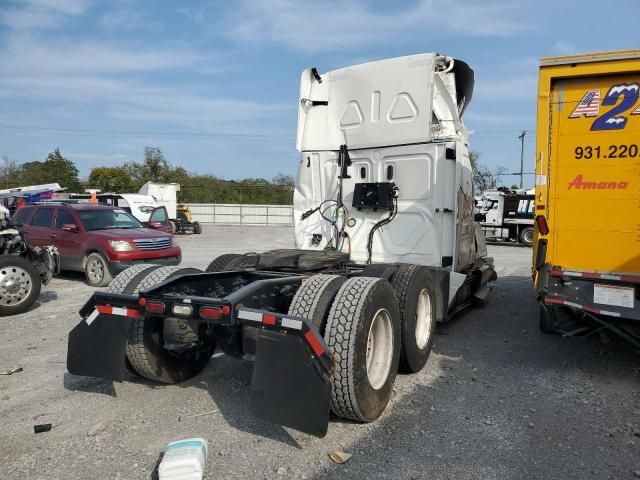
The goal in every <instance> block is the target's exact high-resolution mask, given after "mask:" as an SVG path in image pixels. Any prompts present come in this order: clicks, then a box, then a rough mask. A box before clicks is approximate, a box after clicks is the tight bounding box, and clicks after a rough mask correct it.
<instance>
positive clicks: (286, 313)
mask: <svg viewBox="0 0 640 480" xmlns="http://www.w3.org/2000/svg"><path fill="white" fill-rule="evenodd" d="M472 85H473V72H472V71H471V69H470V68H469V67H468V66H467V65H466V64H464V63H463V62H459V61H457V60H454V59H452V58H450V57H445V56H441V55H437V54H422V55H415V56H411V57H401V58H396V59H390V60H384V61H380V62H373V63H369V64H364V65H357V66H354V67H349V68H346V69H340V70H337V71H334V72H329V73H327V74H324V75H322V76H321V75H319V74H318V72H317V71H316V70H315V69H308V70H305V71H304V72H303V74H302V81H301V94H300V103H299V109H300V110H299V118H298V149H299V150H300V151H301V161H300V165H299V170H298V178H297V181H296V191H295V194H294V215H295V217H294V218H295V240H296V248H295V249H284V250H274V251H269V252H264V253H259V254H258V253H253V254H244V255H242V254H231V253H230V254H225V255H222V256H220V257H218V258H216V259H214V260H213V261H212V262H211V264H210V265H209V266H208V267H207V271H206V272H204V273H203V272H199V271H198V270H196V269H180V268H177V267H153V266H146V267H143V266H136V267H133V268H131V269H129V270H127V271H125V272H123V273H122V274H120V275H119V276H118V277H117V278H115V279H114V281H113V282H112V284H111V285H110V287H109V291H108V292H97V293H95V294H94V295H93V297H92V298H91V299H90V300H89V301H88V302H87V304H86V305H85V306H84V307H83V309H82V310H81V314H82V316H83V318H84V320H83V321H81V322H80V323H79V324H78V325H77V326H76V327H75V328H74V330H73V331H72V332H71V334H70V336H69V349H68V357H67V360H68V369H69V372H70V373H72V374H77V375H87V376H97V377H101V378H111V379H116V380H121V379H122V378H124V371H125V366H127V367H128V368H129V369H131V370H132V371H134V372H136V373H137V374H139V375H141V376H143V377H145V378H147V379H150V380H153V381H159V382H166V383H174V382H178V381H182V380H185V379H187V378H190V377H192V376H193V375H196V374H197V373H198V372H200V371H201V370H202V369H203V368H204V367H205V365H206V364H207V362H208V361H209V358H210V357H211V354H212V353H213V351H214V349H215V348H220V349H221V350H222V351H223V352H225V353H227V354H228V355H231V356H234V357H237V358H244V359H248V360H253V362H254V368H253V377H252V383H251V398H250V406H251V409H252V411H253V412H254V413H255V414H256V415H257V416H259V417H261V418H265V419H268V420H271V421H274V422H277V423H280V424H282V425H287V426H290V427H293V428H296V429H299V430H301V431H304V432H308V433H311V434H314V435H318V436H323V435H325V434H326V431H327V425H328V418H329V411H330V410H331V411H333V412H334V413H335V414H336V415H338V416H341V417H343V418H349V419H353V420H357V421H361V422H370V421H373V420H375V419H376V418H378V417H379V416H380V414H381V413H382V412H383V411H384V409H385V407H386V406H387V403H388V402H389V399H390V397H391V392H392V389H393V384H394V381H395V376H396V372H397V371H398V370H399V369H400V370H402V371H406V372H418V371H420V370H421V369H422V368H423V367H424V365H425V364H426V362H427V360H428V357H429V353H430V351H431V344H432V341H433V333H434V329H435V325H436V323H437V322H439V321H440V322H442V321H446V320H447V319H448V318H449V317H451V316H452V315H454V314H455V313H456V312H458V311H460V310H461V309H462V308H465V307H467V306H469V305H471V304H472V303H473V302H474V301H481V300H482V299H484V298H485V297H486V295H487V294H488V291H489V288H488V282H490V281H491V280H494V279H495V277H496V275H495V271H494V269H493V265H492V259H491V258H489V257H487V254H486V248H485V245H484V237H483V235H482V232H481V230H480V228H479V226H478V225H477V224H475V222H474V215H473V191H472V182H471V165H470V162H469V158H468V151H467V144H466V143H467V138H466V130H465V129H464V126H463V124H462V120H461V115H462V112H463V111H464V107H465V106H466V105H467V104H468V101H469V100H470V98H471V92H472ZM365 112H367V113H366V116H365ZM376 112H377V113H376ZM125 359H126V362H125ZM274 366H277V368H276V367H274Z"/></svg>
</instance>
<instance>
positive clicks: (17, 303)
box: [0, 255, 42, 317]
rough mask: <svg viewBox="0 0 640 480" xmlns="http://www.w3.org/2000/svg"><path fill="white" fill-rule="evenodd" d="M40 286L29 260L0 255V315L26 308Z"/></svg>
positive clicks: (38, 292) (36, 273)
mask: <svg viewBox="0 0 640 480" xmlns="http://www.w3.org/2000/svg"><path fill="white" fill-rule="evenodd" d="M41 288H42V285H41V284H40V275H39V274H38V272H37V271H36V269H35V267H34V266H33V264H32V263H31V262H30V261H29V260H27V259H26V258H23V257H19V256H17V255H0V317H3V316H5V315H16V314H18V313H22V312H25V311H26V310H28V309H29V307H31V305H33V304H34V303H35V301H36V300H37V299H38V296H39V295H40V289H41Z"/></svg>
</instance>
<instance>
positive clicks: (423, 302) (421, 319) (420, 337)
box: [415, 288, 433, 350]
mask: <svg viewBox="0 0 640 480" xmlns="http://www.w3.org/2000/svg"><path fill="white" fill-rule="evenodd" d="M432 323H433V311H432V309H431V296H430V295H429V291H428V290H427V289H426V288H425V289H423V290H422V291H421V292H420V294H419V295H418V303H417V305H416V332H415V333H416V344H417V345H418V348H419V349H420V350H422V349H423V348H424V347H425V346H426V345H427V343H428V342H429V337H431V324H432Z"/></svg>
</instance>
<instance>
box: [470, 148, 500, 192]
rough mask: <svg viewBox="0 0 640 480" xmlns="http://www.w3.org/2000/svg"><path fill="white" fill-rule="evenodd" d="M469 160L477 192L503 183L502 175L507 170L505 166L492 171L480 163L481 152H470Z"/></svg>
mask: <svg viewBox="0 0 640 480" xmlns="http://www.w3.org/2000/svg"><path fill="white" fill-rule="evenodd" d="M469 160H470V161H471V170H472V171H473V187H474V190H475V193H476V194H479V193H481V192H484V191H485V190H490V189H493V188H497V187H498V186H499V185H500V184H501V181H502V175H504V174H505V172H506V169H505V168H504V167H498V168H496V169H495V171H493V172H492V171H491V170H489V169H488V168H487V167H485V166H484V165H482V164H481V163H480V153H479V152H469Z"/></svg>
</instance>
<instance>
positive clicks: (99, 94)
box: [0, 34, 295, 131]
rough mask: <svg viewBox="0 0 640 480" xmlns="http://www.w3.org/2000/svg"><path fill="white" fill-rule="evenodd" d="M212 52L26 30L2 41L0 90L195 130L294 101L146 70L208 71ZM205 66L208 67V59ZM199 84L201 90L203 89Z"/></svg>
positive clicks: (233, 124) (228, 124) (231, 124)
mask: <svg viewBox="0 0 640 480" xmlns="http://www.w3.org/2000/svg"><path fill="white" fill-rule="evenodd" d="M215 60H216V58H215V54H207V56H204V55H200V54H199V53H197V52H195V51H193V50H187V49H185V50H171V49H156V50H145V51H133V50H130V49H127V48H125V47H122V46H117V45H111V44H106V43H97V42H75V43H72V42H68V41H59V40H56V41H49V42H44V41H42V40H40V39H38V38H37V37H34V36H32V35H23V34H14V35H11V36H10V37H9V40H8V43H7V44H6V45H5V47H4V48H0V64H1V65H3V66H4V70H3V74H2V75H0V97H7V98H27V99H30V100H38V101H40V102H41V103H43V104H45V105H46V104H52V103H57V104H60V103H61V102H64V105H65V107H64V108H65V110H74V109H78V108H84V107H86V106H87V102H92V104H93V105H96V106H99V108H101V109H102V111H103V112H105V113H106V114H108V115H110V116H111V117H115V118H118V119H126V120H131V121H145V122H155V123H158V122H169V123H171V124H174V125H184V126H188V127H189V128H190V129H193V130H197V131H212V130H214V129H221V130H223V131H224V130H229V131H230V130H236V131H238V130H239V129H240V126H241V125H242V124H243V123H245V122H246V121H250V120H252V119H259V118H262V119H264V118H265V116H266V115H268V114H279V113H280V112H283V111H287V112H288V111H289V110H291V111H295V106H294V105H293V104H292V105H286V106H281V105H274V104H269V103H258V102H250V101H245V100H237V99H232V98H229V97H228V96H227V95H226V94H225V92H216V89H215V86H214V85H213V84H212V83H211V82H210V81H209V83H208V84H207V85H206V87H207V88H206V89H202V88H201V89H198V88H196V86H194V85H190V86H185V85H184V84H178V85H176V86H171V87H169V86H162V85H158V84H157V83H156V82H154V81H153V80H150V79H149V75H148V74H149V73H150V72H161V73H164V72H172V73H175V72H180V71H187V70H191V71H195V70H197V71H198V72H200V73H202V72H203V71H206V72H207V75H208V76H210V74H211V73H212V68H213V67H212V65H214V63H216V62H215ZM210 65H211V66H210ZM199 90H201V91H202V92H204V93H201V92H200V91H199Z"/></svg>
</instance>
